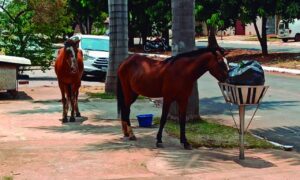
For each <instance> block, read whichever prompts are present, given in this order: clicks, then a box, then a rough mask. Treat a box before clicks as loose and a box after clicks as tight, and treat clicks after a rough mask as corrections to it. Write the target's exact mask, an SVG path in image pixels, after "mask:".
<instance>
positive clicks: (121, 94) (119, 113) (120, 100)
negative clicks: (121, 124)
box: [117, 76, 124, 118]
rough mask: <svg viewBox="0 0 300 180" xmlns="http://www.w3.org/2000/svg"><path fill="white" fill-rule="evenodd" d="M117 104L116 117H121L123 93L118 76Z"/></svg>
mask: <svg viewBox="0 0 300 180" xmlns="http://www.w3.org/2000/svg"><path fill="white" fill-rule="evenodd" d="M117 104H118V118H120V117H121V113H122V112H121V111H122V107H124V93H123V88H122V84H121V80H120V78H119V76H117Z"/></svg>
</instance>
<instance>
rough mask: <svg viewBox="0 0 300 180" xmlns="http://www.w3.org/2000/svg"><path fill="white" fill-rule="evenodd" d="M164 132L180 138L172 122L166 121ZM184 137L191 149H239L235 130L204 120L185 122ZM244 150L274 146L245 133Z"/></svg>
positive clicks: (176, 125)
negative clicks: (191, 146)
mask: <svg viewBox="0 0 300 180" xmlns="http://www.w3.org/2000/svg"><path fill="white" fill-rule="evenodd" d="M155 123H156V124H158V123H159V118H155ZM165 130H166V132H167V133H168V134H170V135H171V136H175V137H177V138H179V137H180V127H179V124H178V123H176V122H174V121H167V124H166V127H165ZM186 137H187V139H188V141H189V142H190V143H191V144H192V145H193V147H201V146H205V147H218V148H233V147H239V134H238V131H237V130H236V129H235V128H232V127H229V126H224V125H220V124H216V123H211V122H207V121H204V120H201V121H193V122H187V123H186ZM245 148H261V149H267V148H275V146H273V145H272V144H270V143H269V142H267V141H265V140H261V139H258V138H255V137H254V136H252V135H251V134H250V133H247V134H246V135H245Z"/></svg>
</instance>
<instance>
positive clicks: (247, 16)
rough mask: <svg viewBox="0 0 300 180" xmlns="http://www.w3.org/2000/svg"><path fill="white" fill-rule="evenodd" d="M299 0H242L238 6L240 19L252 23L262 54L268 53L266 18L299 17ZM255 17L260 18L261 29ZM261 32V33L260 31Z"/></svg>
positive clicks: (289, 19) (291, 18) (287, 18)
mask: <svg viewBox="0 0 300 180" xmlns="http://www.w3.org/2000/svg"><path fill="white" fill-rule="evenodd" d="M299 13H300V2H299V0H264V1H260V0H242V4H241V6H240V19H241V20H242V21H243V22H245V23H251V22H252V23H253V24H254V27H255V31H256V34H257V37H258V39H259V42H260V45H261V47H262V54H264V55H268V45H267V33H266V31H267V28H266V24H267V18H268V17H270V16H275V15H278V16H281V17H282V18H283V19H286V20H288V21H291V20H293V19H294V18H296V17H299ZM257 17H260V18H261V20H262V26H261V30H260V31H259V29H258V26H257V22H256V21H257ZM260 32H261V33H260Z"/></svg>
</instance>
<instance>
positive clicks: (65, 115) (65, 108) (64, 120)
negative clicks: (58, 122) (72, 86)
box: [61, 96, 69, 123]
mask: <svg viewBox="0 0 300 180" xmlns="http://www.w3.org/2000/svg"><path fill="white" fill-rule="evenodd" d="M61 101H62V104H63V117H62V123H67V122H68V110H69V104H68V101H67V99H66V98H65V97H64V96H63V97H62V100H61Z"/></svg>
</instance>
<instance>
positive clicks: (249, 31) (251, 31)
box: [202, 17, 279, 36]
mask: <svg viewBox="0 0 300 180" xmlns="http://www.w3.org/2000/svg"><path fill="white" fill-rule="evenodd" d="M278 22H279V21H278V18H277V17H271V18H268V21H267V26H268V29H267V34H276V33H277V26H278ZM256 24H257V28H258V30H259V33H260V34H261V26H262V20H261V18H260V17H257V21H256ZM202 27H203V35H207V34H208V33H207V28H206V24H205V23H202ZM222 33H223V34H222V35H225V36H229V35H230V36H233V35H235V28H234V27H230V28H228V29H226V31H223V32H222ZM217 35H218V36H219V35H221V31H219V32H218V33H217ZM245 35H246V36H249V35H256V31H255V28H254V24H253V23H251V24H247V25H246V27H245Z"/></svg>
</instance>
